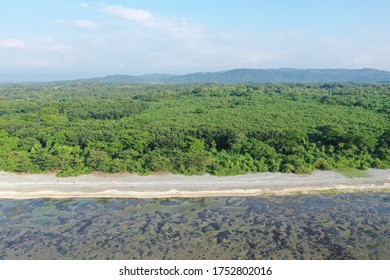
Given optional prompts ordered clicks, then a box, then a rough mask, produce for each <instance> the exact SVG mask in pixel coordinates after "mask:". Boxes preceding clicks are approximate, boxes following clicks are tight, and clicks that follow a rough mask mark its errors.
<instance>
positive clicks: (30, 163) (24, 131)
mask: <svg viewBox="0 0 390 280" xmlns="http://www.w3.org/2000/svg"><path fill="white" fill-rule="evenodd" d="M369 167H374V168H390V84H388V83H304V84H236V85H228V84H226V85H221V84H181V85H173V84H172V85H166V84H134V83H126V82H121V83H118V82H116V83H104V82H98V81H95V82H81V81H80V82H62V83H46V84H3V85H0V170H4V171H9V172H30V173H43V172H50V171H54V172H57V173H58V175H59V176H74V175H80V174H85V173H90V172H92V171H101V172H109V173H116V172H135V173H140V174H148V173H151V172H172V173H180V174H187V175H191V174H204V173H210V174H215V175H235V174H243V173H248V172H277V171H279V172H294V173H310V172H312V171H314V170H316V169H320V170H328V169H343V168H344V169H345V168H358V169H366V168H369Z"/></svg>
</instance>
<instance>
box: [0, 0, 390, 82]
mask: <svg viewBox="0 0 390 280" xmlns="http://www.w3.org/2000/svg"><path fill="white" fill-rule="evenodd" d="M0 5H1V8H0V26H1V29H0V73H21V74H23V73H55V74H73V75H80V76H101V75H112V74H128V75H142V74H148V73H169V74H185V73H193V72H212V71H222V70H228V69H235V68H264V69H268V68H299V69H308V68H319V69H322V68H347V69H352V68H376V69H382V70H390V31H389V30H390V16H389V15H390V1H389V0H294V1H293V0H272V1H271V0H181V1H179V0H142V1H141V0H127V1H124V0H113V1H111V0H106V1H94V0H90V1H88V0H85V1H75V0H63V1H59V0H34V1H30V0H28V1H27V0H16V1H2V3H1V4H0Z"/></svg>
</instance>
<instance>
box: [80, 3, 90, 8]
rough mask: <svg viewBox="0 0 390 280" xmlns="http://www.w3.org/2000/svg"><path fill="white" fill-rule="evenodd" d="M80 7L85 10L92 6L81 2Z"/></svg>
mask: <svg viewBox="0 0 390 280" xmlns="http://www.w3.org/2000/svg"><path fill="white" fill-rule="evenodd" d="M79 7H80V8H84V9H88V8H90V6H89V5H88V4H87V3H85V2H80V3H79Z"/></svg>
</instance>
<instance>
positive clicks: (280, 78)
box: [0, 68, 390, 84]
mask: <svg viewBox="0 0 390 280" xmlns="http://www.w3.org/2000/svg"><path fill="white" fill-rule="evenodd" d="M74 76H75V75H73V77H74ZM73 77H70V76H69V75H68V76H67V77H66V76H60V75H55V74H48V75H44V74H29V75H27V74H19V75H12V74H0V83H4V82H50V81H64V80H68V81H74V78H73ZM77 81H83V82H103V83H116V82H128V83H168V84H175V83H307V82H390V72H388V71H382V70H376V69H370V68H365V69H306V70H301V69H292V68H281V69H234V70H228V71H220V72H199V73H192V74H186V75H170V74H147V75H142V76H129V75H111V76H106V77H100V78H90V79H79V80H77Z"/></svg>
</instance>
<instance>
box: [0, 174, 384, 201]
mask: <svg viewBox="0 0 390 280" xmlns="http://www.w3.org/2000/svg"><path fill="white" fill-rule="evenodd" d="M367 174H368V176H367V177H363V178H348V177H346V176H344V175H342V174H339V173H337V172H334V171H315V172H314V173H313V174H310V175H297V174H282V173H258V174H245V175H237V176H223V177H219V176H211V175H209V174H206V175H200V176H185V175H174V174H153V175H146V176H141V175H137V174H127V173H124V174H101V173H93V174H89V175H81V176H78V177H66V178H61V177H56V176H55V174H14V173H7V172H0V198H3V199H6V198H8V199H33V198H94V197H95V198H169V197H210V196H257V195H271V194H273V195H285V194H297V193H302V194H305V193H311V192H326V191H334V192H337V191H340V192H348V191H382V190H390V170H388V169H368V170H367Z"/></svg>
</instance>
